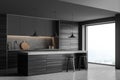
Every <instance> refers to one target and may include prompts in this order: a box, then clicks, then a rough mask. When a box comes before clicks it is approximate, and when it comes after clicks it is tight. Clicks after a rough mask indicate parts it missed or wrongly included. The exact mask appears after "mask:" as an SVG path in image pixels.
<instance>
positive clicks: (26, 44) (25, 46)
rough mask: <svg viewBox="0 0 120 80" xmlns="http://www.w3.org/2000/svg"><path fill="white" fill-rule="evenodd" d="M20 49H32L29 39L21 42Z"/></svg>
mask: <svg viewBox="0 0 120 80" xmlns="http://www.w3.org/2000/svg"><path fill="white" fill-rule="evenodd" d="M20 49H22V50H29V49H30V45H29V43H28V42H27V41H22V42H21V43H20Z"/></svg>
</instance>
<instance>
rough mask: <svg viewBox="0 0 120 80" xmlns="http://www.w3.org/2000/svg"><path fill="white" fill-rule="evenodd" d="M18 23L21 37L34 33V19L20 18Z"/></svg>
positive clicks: (35, 22) (35, 23)
mask: <svg viewBox="0 0 120 80" xmlns="http://www.w3.org/2000/svg"><path fill="white" fill-rule="evenodd" d="M20 21H21V25H20V27H21V35H27V36H30V35H32V34H33V33H34V32H35V31H36V27H37V20H36V19H35V18H29V17H22V16H21V18H20Z"/></svg>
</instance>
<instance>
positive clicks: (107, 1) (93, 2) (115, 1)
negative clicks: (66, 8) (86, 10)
mask: <svg viewBox="0 0 120 80" xmlns="http://www.w3.org/2000/svg"><path fill="white" fill-rule="evenodd" d="M60 1H64V2H69V3H73V4H78V5H84V6H90V7H95V8H100V9H105V10H110V11H115V12H119V13H120V0H60Z"/></svg>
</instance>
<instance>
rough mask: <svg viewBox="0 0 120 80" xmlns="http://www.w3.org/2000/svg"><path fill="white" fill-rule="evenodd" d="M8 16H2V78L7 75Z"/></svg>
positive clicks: (0, 65)
mask: <svg viewBox="0 0 120 80" xmlns="http://www.w3.org/2000/svg"><path fill="white" fill-rule="evenodd" d="M6 26H7V24H6V15H5V14H0V76H1V75H5V72H6V68H7V67H6V65H7V63H6V59H7V56H6V40H7V34H6V28H7V27H6Z"/></svg>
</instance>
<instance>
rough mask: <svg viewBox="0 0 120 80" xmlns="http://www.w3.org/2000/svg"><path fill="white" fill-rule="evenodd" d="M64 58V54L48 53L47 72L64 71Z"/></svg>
mask: <svg viewBox="0 0 120 80" xmlns="http://www.w3.org/2000/svg"><path fill="white" fill-rule="evenodd" d="M64 59H65V57H64V55H62V54H52V55H47V73H55V72H62V71H63V63H64Z"/></svg>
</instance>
